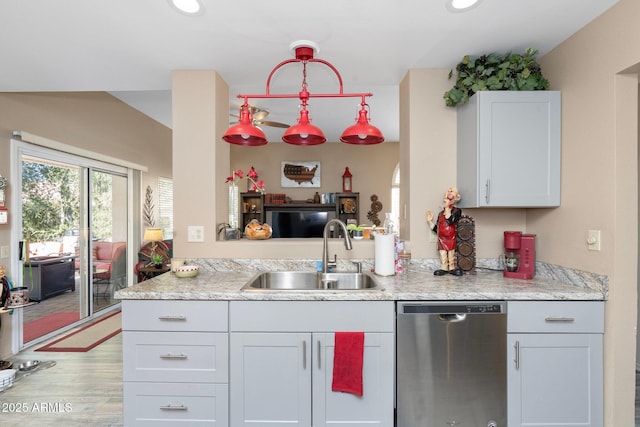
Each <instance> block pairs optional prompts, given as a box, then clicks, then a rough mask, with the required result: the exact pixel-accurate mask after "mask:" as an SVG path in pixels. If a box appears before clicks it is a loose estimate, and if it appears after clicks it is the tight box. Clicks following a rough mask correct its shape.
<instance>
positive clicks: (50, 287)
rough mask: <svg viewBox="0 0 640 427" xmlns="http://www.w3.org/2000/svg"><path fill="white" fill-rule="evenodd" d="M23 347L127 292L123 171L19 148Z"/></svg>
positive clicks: (126, 209)
mask: <svg viewBox="0 0 640 427" xmlns="http://www.w3.org/2000/svg"><path fill="white" fill-rule="evenodd" d="M18 152H19V169H20V173H19V176H20V179H21V182H20V187H19V188H20V189H21V193H22V194H21V215H20V216H21V222H22V224H21V227H20V228H21V230H22V236H21V237H20V246H21V256H20V260H21V265H22V283H23V284H24V286H27V287H29V292H30V297H31V299H33V300H35V301H38V302H39V303H38V304H36V305H34V306H31V307H27V308H25V309H24V310H23V317H22V321H23V323H22V326H23V327H22V344H23V345H24V344H28V343H30V342H33V341H41V340H43V339H45V338H48V337H50V336H51V335H52V334H53V333H55V332H59V331H60V330H61V329H64V328H68V327H70V326H71V325H74V324H75V323H77V322H79V321H81V320H82V319H86V318H89V317H91V316H92V315H93V314H94V313H96V312H98V311H100V310H103V309H106V308H107V307H111V306H113V305H114V304H116V303H117V302H118V301H117V300H114V299H113V294H114V292H115V291H116V290H118V289H120V288H122V287H125V286H127V284H128V283H129V276H130V275H131V273H130V272H128V269H127V247H128V240H129V239H128V233H129V227H128V218H129V207H128V200H129V196H128V192H129V184H128V181H129V178H128V174H127V170H126V169H125V168H120V167H117V166H113V165H109V164H104V163H101V162H97V161H93V160H90V159H86V158H83V157H78V156H73V155H69V154H65V153H60V152H56V151H53V150H49V149H44V148H41V147H32V146H30V145H27V144H25V145H24V146H23V147H22V148H21V149H20V150H19V151H18Z"/></svg>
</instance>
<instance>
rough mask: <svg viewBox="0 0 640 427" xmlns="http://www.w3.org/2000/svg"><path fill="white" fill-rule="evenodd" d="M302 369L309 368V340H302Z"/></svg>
mask: <svg viewBox="0 0 640 427" xmlns="http://www.w3.org/2000/svg"><path fill="white" fill-rule="evenodd" d="M302 369H307V340H304V341H302Z"/></svg>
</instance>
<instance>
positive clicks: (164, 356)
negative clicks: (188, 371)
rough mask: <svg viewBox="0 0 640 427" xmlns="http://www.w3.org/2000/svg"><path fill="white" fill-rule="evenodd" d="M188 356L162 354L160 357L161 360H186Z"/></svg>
mask: <svg viewBox="0 0 640 427" xmlns="http://www.w3.org/2000/svg"><path fill="white" fill-rule="evenodd" d="M186 358H187V355H186V354H171V353H167V354H161V355H160V359H186Z"/></svg>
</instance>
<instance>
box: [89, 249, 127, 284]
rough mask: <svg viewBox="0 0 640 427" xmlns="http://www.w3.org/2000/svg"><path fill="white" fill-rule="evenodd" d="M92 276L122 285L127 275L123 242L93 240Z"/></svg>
mask: <svg viewBox="0 0 640 427" xmlns="http://www.w3.org/2000/svg"><path fill="white" fill-rule="evenodd" d="M93 255H94V259H93V268H94V273H93V278H94V280H100V281H109V282H111V283H115V284H118V285H124V284H125V280H126V276H127V245H126V243H125V242H102V241H100V242H93Z"/></svg>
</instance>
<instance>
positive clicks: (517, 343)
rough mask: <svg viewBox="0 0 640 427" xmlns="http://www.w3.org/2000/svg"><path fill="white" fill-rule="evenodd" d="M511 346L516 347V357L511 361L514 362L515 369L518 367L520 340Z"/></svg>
mask: <svg viewBox="0 0 640 427" xmlns="http://www.w3.org/2000/svg"><path fill="white" fill-rule="evenodd" d="M513 348H515V349H516V358H515V359H513V361H514V362H515V364H516V370H518V369H520V341H516V343H515V344H514V345H513Z"/></svg>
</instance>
